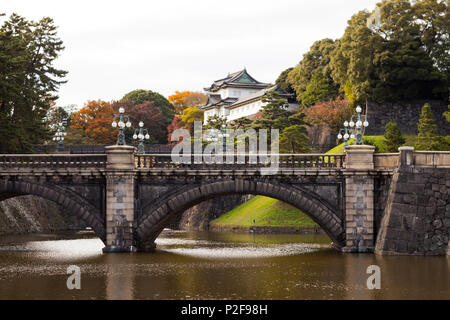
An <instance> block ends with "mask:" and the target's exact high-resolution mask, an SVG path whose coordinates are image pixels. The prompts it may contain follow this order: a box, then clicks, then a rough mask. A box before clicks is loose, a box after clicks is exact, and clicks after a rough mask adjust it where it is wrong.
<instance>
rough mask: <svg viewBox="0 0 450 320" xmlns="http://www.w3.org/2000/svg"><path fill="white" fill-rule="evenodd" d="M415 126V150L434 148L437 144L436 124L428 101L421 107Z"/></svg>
mask: <svg viewBox="0 0 450 320" xmlns="http://www.w3.org/2000/svg"><path fill="white" fill-rule="evenodd" d="M417 128H418V130H419V134H418V136H417V143H416V144H415V148H416V149H417V150H435V149H436V148H437V145H438V144H439V136H438V130H437V125H436V124H435V123H434V118H433V113H432V112H431V107H430V105H429V104H428V103H426V104H425V105H424V106H423V107H422V113H421V114H420V119H419V123H418V125H417Z"/></svg>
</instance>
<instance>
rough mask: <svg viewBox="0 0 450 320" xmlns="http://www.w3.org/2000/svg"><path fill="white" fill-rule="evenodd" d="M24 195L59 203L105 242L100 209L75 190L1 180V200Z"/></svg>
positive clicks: (104, 229)
mask: <svg viewBox="0 0 450 320" xmlns="http://www.w3.org/2000/svg"><path fill="white" fill-rule="evenodd" d="M23 195H34V196H39V197H42V198H44V199H47V200H50V201H53V202H55V203H57V204H58V205H59V206H60V207H61V208H62V209H63V210H64V211H65V212H67V214H68V215H71V216H76V217H77V218H79V219H80V220H81V221H83V222H85V223H86V225H88V226H90V227H91V228H92V230H94V232H95V233H96V235H97V236H98V237H99V238H100V239H101V240H102V241H103V242H105V239H106V228H105V225H104V223H103V221H102V219H101V213H100V211H99V210H98V209H97V208H95V207H94V206H92V205H91V204H89V203H88V202H87V201H86V200H84V199H83V198H82V197H80V196H79V195H77V194H75V193H74V192H72V191H70V190H67V189H63V188H61V187H59V186H56V185H42V184H38V183H35V182H29V181H11V180H7V179H6V180H3V181H2V180H0V201H1V200H5V199H8V198H13V197H17V196H23Z"/></svg>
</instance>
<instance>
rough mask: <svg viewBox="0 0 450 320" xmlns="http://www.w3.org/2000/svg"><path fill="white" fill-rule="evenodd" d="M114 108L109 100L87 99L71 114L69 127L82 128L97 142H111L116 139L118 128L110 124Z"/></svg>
mask: <svg viewBox="0 0 450 320" xmlns="http://www.w3.org/2000/svg"><path fill="white" fill-rule="evenodd" d="M113 119H114V110H113V107H112V104H111V103H110V102H106V101H102V100H97V101H88V102H87V103H86V105H85V106H84V107H83V108H81V109H80V110H79V111H77V112H75V113H74V114H73V115H72V120H71V124H70V128H73V129H82V130H83V131H84V132H85V133H86V135H87V136H88V137H89V138H90V139H92V140H94V141H95V142H96V143H99V144H113V143H115V142H116V140H117V134H118V133H119V130H118V129H115V128H113V127H112V126H111V123H112V122H113Z"/></svg>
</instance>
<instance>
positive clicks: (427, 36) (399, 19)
mask: <svg viewBox="0 0 450 320" xmlns="http://www.w3.org/2000/svg"><path fill="white" fill-rule="evenodd" d="M377 6H378V7H379V10H380V13H381V15H380V17H381V24H380V25H379V26H372V27H370V26H367V21H368V18H369V17H370V15H371V13H369V12H367V11H360V12H359V13H357V14H355V15H354V16H353V17H352V18H351V20H350V21H349V25H348V27H347V29H346V31H345V33H344V36H343V37H342V38H341V39H340V40H339V41H338V43H337V45H336V48H335V50H334V51H333V52H332V53H331V59H330V66H329V67H330V68H331V70H332V78H333V80H334V81H336V82H337V83H339V84H340V86H341V88H342V89H344V90H345V89H346V90H345V91H346V93H347V92H350V91H351V95H352V96H353V98H354V99H355V101H364V100H366V99H371V100H375V101H379V102H383V101H399V100H413V99H429V98H437V99H442V98H443V97H446V96H448V80H449V78H450V73H449V68H450V64H449V63H448V61H449V59H450V51H449V41H448V34H449V24H448V21H449V11H448V6H447V5H446V4H445V3H444V1H437V0H423V1H417V2H416V3H414V4H411V2H410V1H408V0H384V1H382V2H380V3H378V4H377ZM444 21H447V23H445V22H444ZM349 89H351V90H349Z"/></svg>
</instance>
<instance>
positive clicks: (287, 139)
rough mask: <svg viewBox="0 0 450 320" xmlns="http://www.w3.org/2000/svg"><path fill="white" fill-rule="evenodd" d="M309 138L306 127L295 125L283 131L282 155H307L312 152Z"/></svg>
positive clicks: (281, 137) (281, 141)
mask: <svg viewBox="0 0 450 320" xmlns="http://www.w3.org/2000/svg"><path fill="white" fill-rule="evenodd" d="M308 141H309V137H308V133H307V131H306V127H305V126H304V125H293V126H290V127H287V128H285V129H284V130H283V132H282V133H281V135H280V151H281V153H307V152H309V151H310V150H311V148H310V147H309V144H308Z"/></svg>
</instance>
